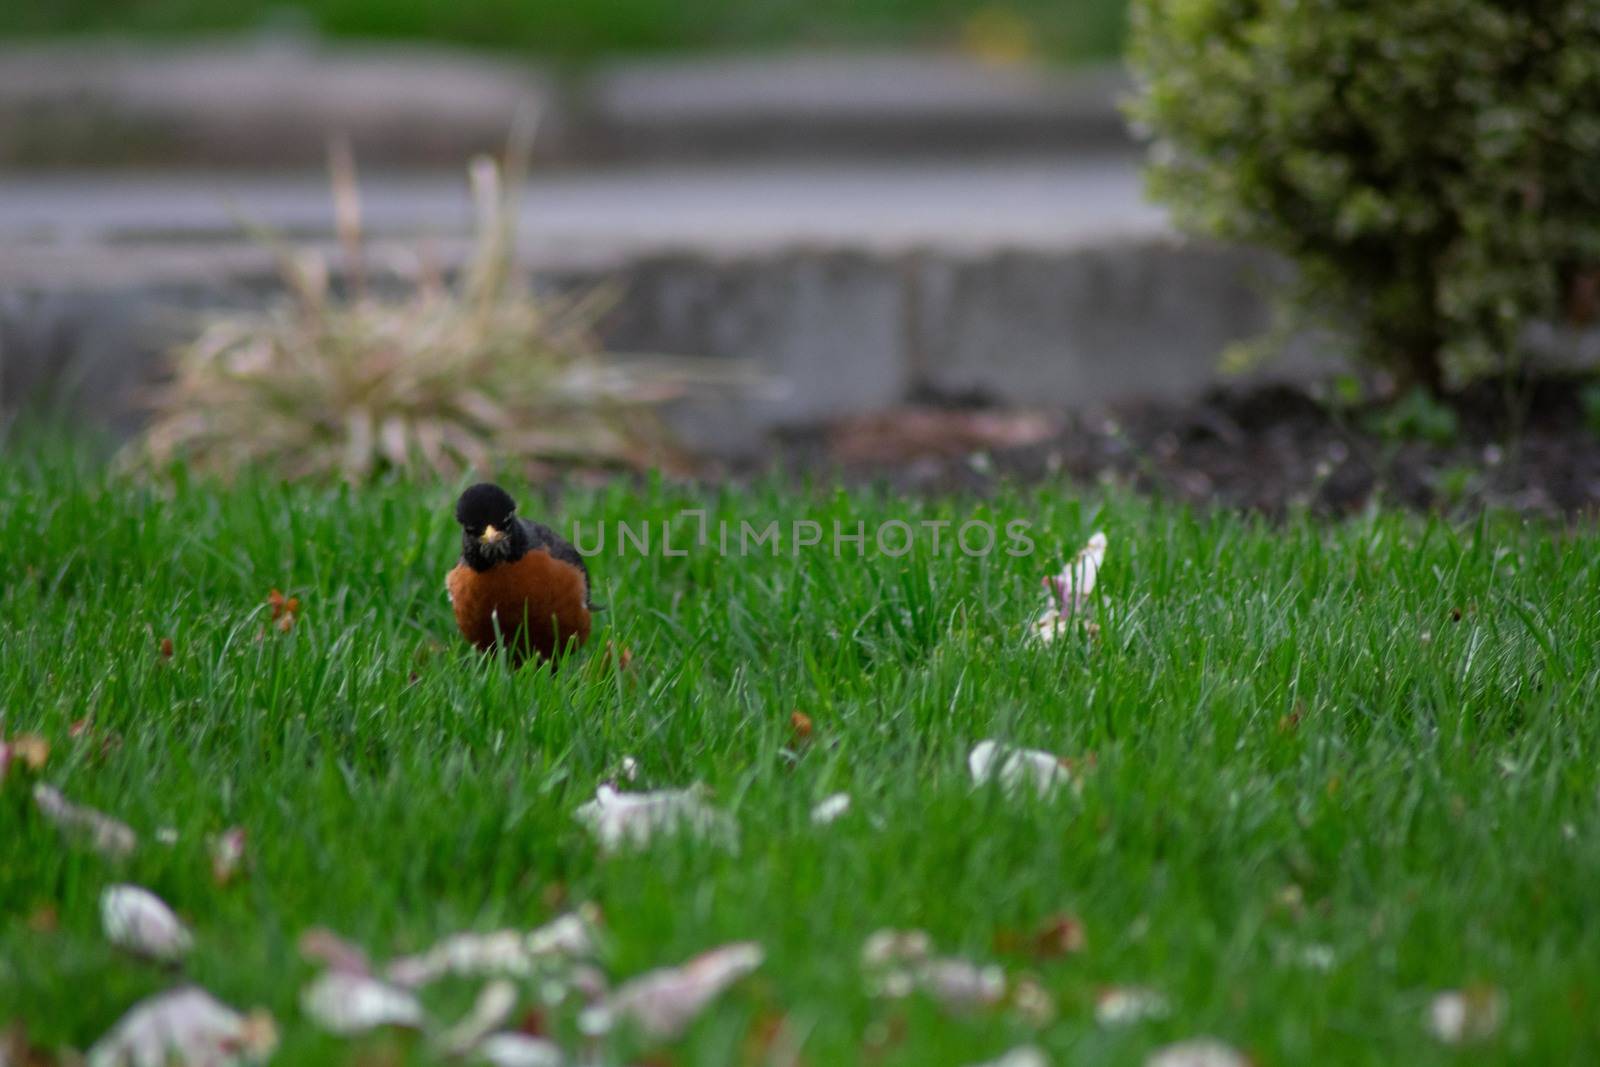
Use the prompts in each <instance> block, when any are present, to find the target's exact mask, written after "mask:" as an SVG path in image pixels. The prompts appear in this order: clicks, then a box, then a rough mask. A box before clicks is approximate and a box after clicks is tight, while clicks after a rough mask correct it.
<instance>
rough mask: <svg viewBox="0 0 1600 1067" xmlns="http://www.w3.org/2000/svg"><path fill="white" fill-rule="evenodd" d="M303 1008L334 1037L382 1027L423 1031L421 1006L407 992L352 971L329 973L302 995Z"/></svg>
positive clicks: (312, 984) (320, 977)
mask: <svg viewBox="0 0 1600 1067" xmlns="http://www.w3.org/2000/svg"><path fill="white" fill-rule="evenodd" d="M300 1007H301V1010H303V1011H304V1012H305V1013H306V1015H308V1016H310V1018H311V1020H312V1021H313V1022H315V1023H316V1024H317V1025H318V1026H320V1027H322V1028H323V1029H324V1030H327V1031H329V1032H331V1033H335V1034H346V1035H348V1034H359V1033H363V1032H364V1031H367V1030H373V1029H376V1028H378V1027H380V1026H404V1027H420V1026H421V1025H422V1021H423V1016H422V1005H421V1004H419V1003H417V998H416V997H414V996H412V995H411V994H410V993H409V992H407V991H406V990H404V989H398V988H396V987H394V986H392V985H389V984H387V983H385V982H381V981H379V980H378V979H376V978H372V977H370V976H368V975H364V974H354V973H351V972H349V971H327V972H325V973H324V974H322V975H320V976H318V977H317V979H316V980H315V981H313V982H312V983H311V984H310V985H309V986H307V987H306V988H305V989H304V990H302V991H301V993H300Z"/></svg>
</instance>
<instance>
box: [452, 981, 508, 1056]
mask: <svg viewBox="0 0 1600 1067" xmlns="http://www.w3.org/2000/svg"><path fill="white" fill-rule="evenodd" d="M516 1010H517V987H516V986H515V985H513V984H512V983H510V982H509V981H507V980H506V979H504V978H497V979H495V980H494V981H492V982H490V983H489V984H488V985H486V986H484V987H483V989H481V990H479V992H478V999H477V1000H476V1001H474V1002H473V1005H472V1011H471V1012H469V1013H468V1014H467V1016H466V1018H464V1019H462V1020H461V1021H460V1022H458V1023H456V1024H455V1025H454V1026H452V1027H451V1028H450V1029H448V1030H446V1031H445V1032H444V1033H443V1034H441V1035H439V1051H440V1052H441V1053H443V1054H444V1055H446V1056H463V1055H465V1054H466V1053H467V1052H469V1051H470V1050H471V1049H472V1048H474V1047H475V1046H476V1045H477V1044H478V1043H479V1042H480V1041H482V1040H483V1039H484V1037H486V1036H487V1035H488V1034H489V1033H491V1032H492V1031H494V1030H496V1029H498V1028H500V1027H501V1026H504V1025H505V1023H506V1020H507V1019H509V1018H511V1013H512V1012H514V1011H516Z"/></svg>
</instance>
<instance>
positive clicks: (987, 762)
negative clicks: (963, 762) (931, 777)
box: [967, 740, 1073, 799]
mask: <svg viewBox="0 0 1600 1067" xmlns="http://www.w3.org/2000/svg"><path fill="white" fill-rule="evenodd" d="M967 769H968V770H970V771H971V772H972V781H973V783H974V784H975V785H980V786H981V785H986V784H988V783H989V782H993V781H998V782H999V783H1000V787H1001V788H1002V789H1004V790H1005V792H1006V794H1007V795H1008V796H1015V795H1017V794H1018V793H1020V792H1021V791H1022V790H1024V789H1025V788H1029V787H1031V788H1032V789H1033V791H1034V793H1035V794H1036V795H1037V796H1038V797H1039V798H1040V799H1046V798H1048V797H1050V796H1052V795H1053V794H1054V793H1055V792H1056V790H1057V789H1059V788H1061V787H1062V786H1065V785H1069V784H1071V783H1072V780H1073V779H1072V772H1071V771H1069V770H1068V769H1067V767H1066V765H1065V764H1063V763H1062V761H1061V758H1060V757H1059V756H1056V755H1054V754H1053V753H1050V752H1041V751H1039V750H1037V749H1028V748H1013V747H1012V746H1010V745H1006V744H1002V743H1001V742H999V741H994V740H985V741H979V742H978V743H977V744H976V745H974V746H973V748H972V752H971V754H970V755H968V756H967Z"/></svg>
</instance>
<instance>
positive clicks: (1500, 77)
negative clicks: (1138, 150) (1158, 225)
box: [1132, 0, 1600, 387]
mask: <svg viewBox="0 0 1600 1067" xmlns="http://www.w3.org/2000/svg"><path fill="white" fill-rule="evenodd" d="M1132 17H1133V24H1134V30H1133V45H1132V49H1133V61H1134V65H1135V68H1136V70H1137V72H1138V74H1139V77H1140V81H1141V91H1140V94H1139V97H1138V99H1137V101H1136V102H1135V104H1134V105H1133V110H1134V114H1135V117H1136V119H1137V120H1139V121H1140V122H1141V123H1143V124H1144V125H1145V126H1147V127H1148V128H1149V130H1150V132H1151V133H1152V134H1153V135H1154V137H1155V139H1156V143H1155V147H1154V150H1153V162H1152V166H1151V175H1150V177H1151V186H1152V191H1153V192H1154V194H1155V195H1156V196H1157V198H1159V199H1161V200H1163V201H1165V202H1167V203H1169V204H1170V205H1171V206H1172V207H1173V208H1174V210H1175V212H1176V214H1177V216H1178V219H1179V221H1180V223H1182V224H1184V225H1186V226H1188V227H1191V228H1194V229H1197V230H1199V231H1201V232H1204V233H1208V234H1211V235H1215V236H1219V237H1224V238H1228V239H1237V240H1243V241H1249V242H1254V243H1259V244H1262V245H1265V246H1267V247H1269V248H1271V249H1274V250H1276V251H1278V252H1280V253H1282V254H1284V255H1286V256H1287V257H1288V258H1289V259H1290V260H1292V261H1293V262H1294V263H1295V265H1296V266H1297V267H1298V274H1299V285H1298V288H1297V290H1296V292H1295V294H1294V297H1295V298H1294V300H1293V304H1294V307H1295V309H1296V310H1297V311H1298V312H1299V313H1301V315H1303V316H1306V317H1307V318H1309V319H1311V320H1312V321H1315V322H1317V323H1320V324H1333V325H1335V326H1338V327H1340V328H1347V329H1351V330H1353V332H1354V333H1355V335H1356V338H1357V340H1358V342H1359V346H1360V351H1361V353H1362V355H1363V356H1364V357H1365V358H1367V359H1369V360H1371V361H1374V362H1375V363H1377V364H1378V365H1379V366H1382V367H1384V368H1388V369H1391V370H1393V371H1396V372H1399V373H1400V374H1401V375H1402V376H1404V377H1406V378H1408V379H1410V380H1412V381H1416V382H1420V383H1423V384H1427V385H1429V386H1432V387H1439V386H1441V385H1451V384H1457V383H1459V382H1462V381H1465V380H1469V379H1471V378H1474V377H1479V376H1482V375H1485V374H1490V373H1495V372H1498V371H1502V370H1506V369H1510V368H1511V367H1513V366H1514V365H1515V363H1516V361H1517V359H1518V355H1519V340H1520V339H1521V337H1522V336H1523V334H1524V330H1525V327H1526V326H1527V325H1528V324H1529V323H1530V322H1532V321H1536V320H1546V321H1551V322H1558V321H1561V320H1563V319H1566V318H1571V317H1577V316H1580V315H1581V314H1582V310H1581V305H1583V304H1584V303H1586V302H1585V301H1583V300H1582V299H1581V298H1580V294H1581V293H1584V292H1590V291H1592V290H1593V288H1594V284H1595V280H1596V271H1597V270H1600V3H1597V2H1596V0H1133V12H1132Z"/></svg>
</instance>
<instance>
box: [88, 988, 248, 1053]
mask: <svg viewBox="0 0 1600 1067" xmlns="http://www.w3.org/2000/svg"><path fill="white" fill-rule="evenodd" d="M277 1042H278V1035H277V1029H276V1027H274V1026H273V1023H272V1017H271V1016H269V1015H265V1014H261V1013H252V1014H251V1015H249V1016H244V1015H240V1014H239V1013H238V1012H236V1011H234V1010H233V1009H232V1008H230V1007H228V1006H227V1005H226V1004H223V1003H222V1002H221V1001H219V1000H217V999H216V998H214V997H213V996H211V994H209V993H207V992H206V991H205V990H203V989H199V988H196V987H193V986H191V987H187V988H183V989H174V990H170V991H168V992H165V993H158V994H156V995H155V996H153V997H150V998H149V999H147V1000H143V1001H140V1002H139V1003H138V1004H136V1005H134V1006H133V1008H132V1009H130V1010H129V1011H128V1013H127V1014H126V1015H124V1016H123V1017H122V1018H121V1020H119V1021H118V1022H117V1025H116V1026H114V1027H112V1028H111V1030H110V1031H109V1032H108V1033H107V1034H106V1035H105V1036H104V1037H102V1038H101V1039H100V1040H99V1041H97V1042H95V1044H94V1047H93V1048H91V1049H90V1050H89V1056H88V1067H171V1065H173V1064H181V1065H184V1067H231V1065H234V1064H244V1063H259V1062H262V1061H264V1060H265V1059H267V1057H268V1056H270V1055H271V1053H272V1050H273V1048H274V1047H276V1045H277Z"/></svg>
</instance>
